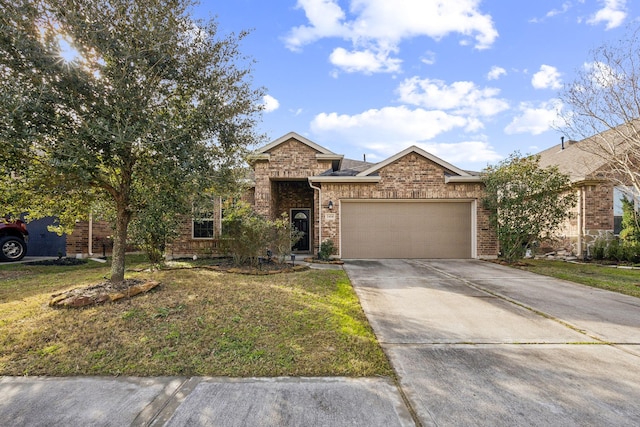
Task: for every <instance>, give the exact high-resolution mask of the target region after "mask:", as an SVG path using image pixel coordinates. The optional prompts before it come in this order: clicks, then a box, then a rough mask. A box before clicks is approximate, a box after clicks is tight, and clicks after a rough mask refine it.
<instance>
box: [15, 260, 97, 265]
mask: <svg viewBox="0 0 640 427" xmlns="http://www.w3.org/2000/svg"><path fill="white" fill-rule="evenodd" d="M86 263H87V260H86V259H82V258H57V259H47V260H43V261H32V262H26V263H25V264H27V265H65V266H68V265H80V264H86Z"/></svg>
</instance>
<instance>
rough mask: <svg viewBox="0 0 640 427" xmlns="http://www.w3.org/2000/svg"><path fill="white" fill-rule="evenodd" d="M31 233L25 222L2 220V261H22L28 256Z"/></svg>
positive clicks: (0, 236)
mask: <svg viewBox="0 0 640 427" xmlns="http://www.w3.org/2000/svg"><path fill="white" fill-rule="evenodd" d="M28 239H29V232H28V231H27V226H26V224H25V223H24V222H22V221H20V220H16V221H13V222H11V221H9V220H7V219H4V220H3V219H0V261H20V260H21V259H22V258H24V256H25V255H26V254H27V241H28Z"/></svg>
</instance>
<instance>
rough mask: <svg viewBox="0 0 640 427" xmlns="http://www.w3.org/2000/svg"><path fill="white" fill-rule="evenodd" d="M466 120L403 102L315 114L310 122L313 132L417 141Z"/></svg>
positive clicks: (461, 123) (362, 137)
mask: <svg viewBox="0 0 640 427" xmlns="http://www.w3.org/2000/svg"><path fill="white" fill-rule="evenodd" d="M468 124H469V120H467V119H466V118H464V117H461V116H456V115H452V114H447V113H445V112H444V111H429V110H425V109H422V108H417V109H413V110H412V109H409V108H407V107H405V106H400V107H384V108H381V109H370V110H367V111H365V112H363V113H360V114H355V115H348V114H338V113H321V114H318V115H317V116H316V117H315V118H314V119H313V121H312V122H311V129H312V130H313V131H314V132H323V131H332V132H339V133H340V134H343V135H347V136H350V138H352V139H362V141H360V142H365V141H367V140H368V141H370V142H373V141H379V142H385V141H407V142H412V143H414V142H417V141H425V140H430V139H432V138H434V137H435V136H436V135H439V134H440V133H442V132H446V131H449V130H451V129H454V128H464V127H465V126H467V125H468Z"/></svg>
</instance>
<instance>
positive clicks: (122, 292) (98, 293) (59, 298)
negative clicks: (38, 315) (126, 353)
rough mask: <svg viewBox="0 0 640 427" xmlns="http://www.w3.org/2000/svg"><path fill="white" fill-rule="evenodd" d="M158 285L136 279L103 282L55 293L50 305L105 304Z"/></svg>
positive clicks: (81, 305)
mask: <svg viewBox="0 0 640 427" xmlns="http://www.w3.org/2000/svg"><path fill="white" fill-rule="evenodd" d="M158 285H160V282H156V281H149V282H143V281H141V280H135V279H129V280H125V281H124V282H123V283H119V284H114V283H111V282H103V283H100V284H98V285H93V286H89V287H85V288H77V289H72V290H70V291H66V292H62V293H59V294H54V295H52V296H51V300H49V306H50V307H57V308H61V307H64V308H79V307H86V306H89V305H96V304H104V303H106V302H114V301H118V300H120V299H123V298H130V297H133V296H135V295H138V294H141V293H144V292H148V291H150V290H151V289H153V288H155V287H156V286H158Z"/></svg>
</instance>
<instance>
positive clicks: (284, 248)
mask: <svg viewBox="0 0 640 427" xmlns="http://www.w3.org/2000/svg"><path fill="white" fill-rule="evenodd" d="M269 224H270V227H271V249H272V250H273V254H274V255H275V257H276V261H277V262H278V263H283V262H284V261H285V259H286V256H287V255H289V254H290V253H291V247H292V246H293V245H295V244H296V243H298V241H299V240H300V239H301V238H302V235H303V232H302V231H298V230H296V228H295V227H294V226H293V224H291V221H290V220H289V215H287V214H286V213H283V214H282V216H281V217H280V218H279V219H276V220H275V221H270V222H269Z"/></svg>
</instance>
